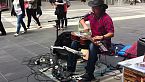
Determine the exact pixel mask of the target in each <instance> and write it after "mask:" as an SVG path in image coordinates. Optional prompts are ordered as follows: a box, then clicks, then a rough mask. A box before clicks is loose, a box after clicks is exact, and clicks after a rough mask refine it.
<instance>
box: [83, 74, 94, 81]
mask: <svg viewBox="0 0 145 82" xmlns="http://www.w3.org/2000/svg"><path fill="white" fill-rule="evenodd" d="M81 78H82V80H83V81H92V80H94V79H95V77H94V75H93V74H88V73H85V74H84V75H82V76H81ZM83 81H82V82H83Z"/></svg>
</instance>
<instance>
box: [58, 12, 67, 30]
mask: <svg viewBox="0 0 145 82" xmlns="http://www.w3.org/2000/svg"><path fill="white" fill-rule="evenodd" d="M66 14H67V13H66V12H64V13H62V14H58V15H57V21H56V25H57V26H58V27H59V28H60V27H61V28H63V27H64V22H65V26H66V27H67V16H66Z"/></svg>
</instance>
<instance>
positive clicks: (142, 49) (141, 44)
mask: <svg viewBox="0 0 145 82" xmlns="http://www.w3.org/2000/svg"><path fill="white" fill-rule="evenodd" d="M144 54H145V38H139V40H138V42H137V57H139V56H142V55H144Z"/></svg>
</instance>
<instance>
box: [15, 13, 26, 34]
mask: <svg viewBox="0 0 145 82" xmlns="http://www.w3.org/2000/svg"><path fill="white" fill-rule="evenodd" d="M23 18H24V16H23V15H22V14H21V15H18V16H17V31H16V33H17V34H19V32H20V29H21V25H22V27H23V28H24V30H25V31H26V30H27V28H26V25H25V23H24V21H23Z"/></svg>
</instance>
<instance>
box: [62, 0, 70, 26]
mask: <svg viewBox="0 0 145 82" xmlns="http://www.w3.org/2000/svg"><path fill="white" fill-rule="evenodd" d="M65 2H66V3H65V4H64V14H63V17H64V21H65V28H67V11H68V8H69V7H70V5H71V4H70V2H69V1H68V0H66V1H65Z"/></svg>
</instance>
